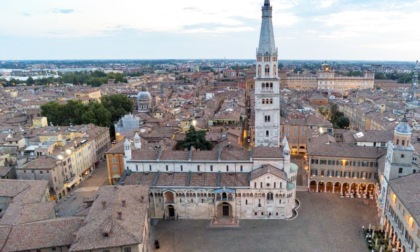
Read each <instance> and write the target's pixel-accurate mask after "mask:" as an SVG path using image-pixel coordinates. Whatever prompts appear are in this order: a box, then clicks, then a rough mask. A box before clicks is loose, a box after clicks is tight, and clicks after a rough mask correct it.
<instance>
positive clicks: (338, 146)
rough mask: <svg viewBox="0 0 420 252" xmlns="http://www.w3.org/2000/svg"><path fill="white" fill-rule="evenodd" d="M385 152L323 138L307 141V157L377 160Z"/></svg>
mask: <svg viewBox="0 0 420 252" xmlns="http://www.w3.org/2000/svg"><path fill="white" fill-rule="evenodd" d="M385 153H386V150H384V149H378V148H376V147H364V146H356V145H353V144H346V143H335V142H330V141H327V140H326V138H325V137H322V136H321V137H318V138H311V139H310V141H308V155H311V156H325V157H347V158H379V157H381V156H383V155H385Z"/></svg>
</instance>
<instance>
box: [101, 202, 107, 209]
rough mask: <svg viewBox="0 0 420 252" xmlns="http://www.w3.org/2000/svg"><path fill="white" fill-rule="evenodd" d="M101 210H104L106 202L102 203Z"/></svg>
mask: <svg viewBox="0 0 420 252" xmlns="http://www.w3.org/2000/svg"><path fill="white" fill-rule="evenodd" d="M102 209H106V201H102Z"/></svg>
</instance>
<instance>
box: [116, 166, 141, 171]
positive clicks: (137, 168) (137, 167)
mask: <svg viewBox="0 0 420 252" xmlns="http://www.w3.org/2000/svg"><path fill="white" fill-rule="evenodd" d="M115 171H117V166H116V165H114V172H115ZM136 171H139V165H136Z"/></svg>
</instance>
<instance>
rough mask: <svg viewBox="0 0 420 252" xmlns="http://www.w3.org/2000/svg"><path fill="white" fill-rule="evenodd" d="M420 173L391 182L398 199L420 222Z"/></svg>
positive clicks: (390, 184) (418, 222) (419, 222)
mask: <svg viewBox="0 0 420 252" xmlns="http://www.w3.org/2000/svg"><path fill="white" fill-rule="evenodd" d="M419 185H420V173H414V174H411V175H408V176H404V177H401V178H397V179H393V180H391V181H390V182H389V186H390V187H391V188H392V190H393V191H394V193H395V194H396V195H397V197H398V199H399V200H400V201H401V203H402V204H403V205H404V206H405V208H406V209H407V211H408V212H409V213H410V215H411V216H412V217H413V218H414V219H415V221H416V222H417V225H419V224H420V187H419Z"/></svg>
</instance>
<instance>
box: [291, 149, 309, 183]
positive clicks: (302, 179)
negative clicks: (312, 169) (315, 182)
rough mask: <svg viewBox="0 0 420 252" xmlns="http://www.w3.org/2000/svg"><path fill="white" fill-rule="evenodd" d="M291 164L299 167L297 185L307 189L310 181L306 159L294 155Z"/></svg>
mask: <svg viewBox="0 0 420 252" xmlns="http://www.w3.org/2000/svg"><path fill="white" fill-rule="evenodd" d="M290 162H292V163H295V164H297V166H298V167H299V169H298V174H297V178H296V185H297V186H306V187H307V186H308V180H307V177H306V170H305V159H304V157H303V155H292V156H291V158H290Z"/></svg>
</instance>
